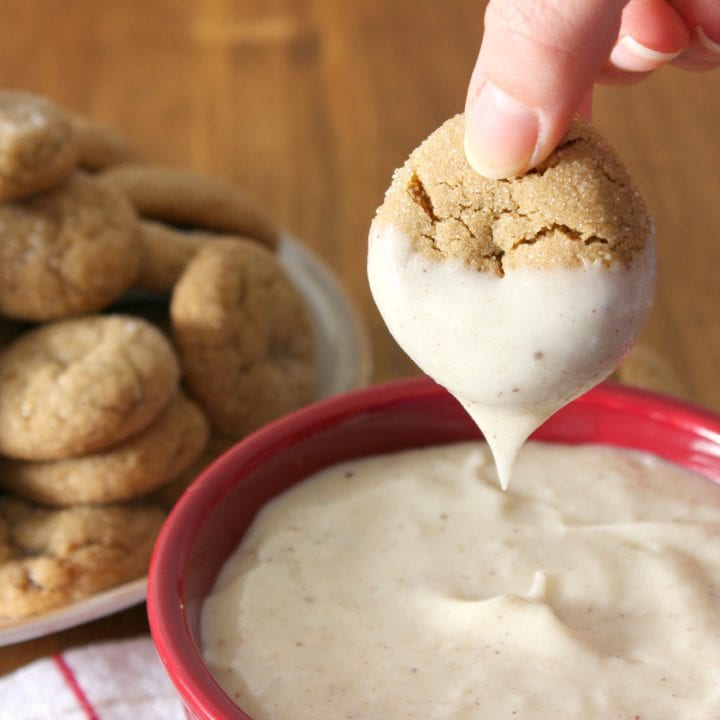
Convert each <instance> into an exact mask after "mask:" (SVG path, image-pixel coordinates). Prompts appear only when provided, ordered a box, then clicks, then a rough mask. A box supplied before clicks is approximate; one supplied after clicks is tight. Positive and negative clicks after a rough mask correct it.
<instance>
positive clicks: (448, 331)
mask: <svg viewBox="0 0 720 720" xmlns="http://www.w3.org/2000/svg"><path fill="white" fill-rule="evenodd" d="M652 248H653V244H652V243H651V242H649V241H648V242H647V243H646V249H645V250H644V251H643V252H642V253H640V254H638V255H636V256H635V258H634V259H633V261H632V262H631V263H630V264H629V265H627V266H626V265H623V264H622V263H619V262H616V263H613V264H611V265H609V266H607V265H604V264H602V263H600V262H597V263H593V264H588V265H585V266H583V267H579V268H553V269H537V268H515V269H508V270H506V272H505V275H504V276H503V277H499V276H497V275H494V274H492V273H487V272H478V271H476V270H473V269H470V268H468V267H467V266H466V265H464V264H463V263H462V261H460V260H454V259H443V260H435V259H432V258H429V257H427V256H425V255H423V254H421V253H418V252H416V251H415V250H414V249H413V246H412V242H411V240H410V238H409V237H408V236H407V235H406V234H405V233H404V232H403V231H402V230H400V229H399V228H397V227H396V226H393V225H389V224H382V223H378V222H377V221H375V222H374V223H373V225H372V228H371V230H370V242H369V250H368V276H369V280H370V288H371V291H372V294H373V298H374V300H375V304H376V305H377V307H378V309H379V310H380V313H381V315H382V316H383V319H384V320H385V323H386V325H387V327H388V329H389V330H390V332H391V333H392V335H393V337H394V338H395V340H397V342H398V343H399V344H400V346H401V347H402V348H403V350H405V352H406V353H407V354H408V355H409V356H410V358H412V360H413V361H414V362H415V363H416V364H417V365H418V366H419V367H420V368H421V369H422V370H423V371H424V372H426V373H427V374H428V375H430V376H431V377H432V378H433V379H434V380H436V381H437V382H438V383H440V384H441V385H443V386H444V387H446V388H447V389H448V390H449V391H450V392H451V393H452V394H453V395H454V396H455V397H456V398H457V399H458V400H459V401H460V402H461V403H462V404H463V406H464V407H465V408H466V410H467V411H468V413H470V415H471V416H472V417H473V419H474V420H475V422H476V423H477V424H478V426H479V427H480V429H481V430H482V431H483V433H484V435H485V437H486V438H487V440H488V443H489V444H490V446H491V448H492V451H493V455H494V457H495V462H496V466H497V470H498V476H499V479H500V482H501V485H502V486H503V487H507V483H508V481H509V477H510V471H511V468H512V463H513V460H514V457H515V455H516V453H517V451H518V449H519V448H520V447H521V445H522V444H523V442H524V441H525V440H526V439H527V437H528V436H529V435H530V434H531V433H532V432H533V431H534V430H535V429H537V428H538V427H539V426H540V425H541V424H542V423H543V422H544V421H545V420H546V419H547V418H548V417H550V415H552V414H553V413H554V412H556V411H557V410H559V409H560V408H561V407H562V406H563V405H565V404H567V403H568V402H569V401H570V400H572V399H574V398H575V397H577V396H579V395H581V394H582V393H583V392H585V391H586V390H589V389H590V388H591V387H593V386H594V385H596V384H597V383H598V382H600V381H601V380H603V379H604V378H605V377H607V376H608V375H609V374H610V373H611V372H612V371H613V370H614V369H615V367H616V366H617V365H618V364H619V362H620V361H621V360H622V358H623V356H624V355H625V353H626V352H627V351H628V350H629V349H630V347H631V346H632V344H633V343H634V341H635V339H636V338H637V336H638V334H639V332H640V330H641V328H642V326H643V324H644V321H645V318H646V316H647V314H648V311H649V309H650V306H651V303H652V296H653V290H654V275H655V273H654V254H653V250H652Z"/></svg>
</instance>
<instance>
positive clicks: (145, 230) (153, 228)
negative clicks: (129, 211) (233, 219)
mask: <svg viewBox="0 0 720 720" xmlns="http://www.w3.org/2000/svg"><path fill="white" fill-rule="evenodd" d="M229 239H233V240H234V239H238V238H235V237H233V236H230V235H221V234H218V233H206V232H197V231H188V232H184V231H181V230H178V229H176V228H173V227H170V226H169V225H165V224H163V223H158V222H153V221H151V220H141V221H140V244H141V247H142V257H143V259H142V263H141V267H140V275H139V276H138V279H137V283H136V284H137V286H138V287H141V288H144V289H146V290H154V291H156V292H161V293H169V292H170V291H171V290H172V289H173V286H174V285H175V283H176V282H177V279H178V278H179V277H180V275H181V274H182V272H183V270H185V268H186V267H187V265H188V263H189V262H190V260H192V259H193V257H194V256H195V255H196V254H197V252H198V250H200V248H201V247H203V245H205V244H207V243H208V242H212V241H213V240H229Z"/></svg>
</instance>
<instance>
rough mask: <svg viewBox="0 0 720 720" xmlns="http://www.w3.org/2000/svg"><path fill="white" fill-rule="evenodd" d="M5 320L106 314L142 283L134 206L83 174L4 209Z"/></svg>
mask: <svg viewBox="0 0 720 720" xmlns="http://www.w3.org/2000/svg"><path fill="white" fill-rule="evenodd" d="M0 227H2V243H0V312H1V313H3V314H5V315H8V316H11V317H15V318H19V319H24V320H36V321H37V320H52V319H57V318H62V317H69V316H71V315H79V314H83V313H89V312H94V311H96V310H99V309H101V308H103V307H105V306H106V305H108V304H109V303H111V302H112V301H113V300H115V299H116V298H117V297H118V296H119V295H120V294H121V293H123V292H124V291H125V290H126V289H127V288H128V287H130V285H131V284H132V283H133V282H134V280H135V278H136V277H137V273H138V270H139V267H140V244H139V239H138V235H137V218H136V216H135V213H134V211H133V209H132V207H131V206H130V204H129V202H128V201H127V198H125V197H124V196H123V195H122V194H120V193H117V192H115V191H114V190H112V188H108V187H107V186H106V185H104V184H102V183H100V182H99V181H97V180H95V179H93V178H91V177H88V176H86V175H84V174H82V173H75V174H74V175H73V176H72V177H70V178H69V179H68V180H67V181H66V182H64V183H63V184H62V185H60V186H58V187H56V188H54V189H52V190H48V191H47V192H44V193H40V194H37V195H33V196H32V197H31V198H28V199H26V200H18V201H15V202H11V203H5V204H0Z"/></svg>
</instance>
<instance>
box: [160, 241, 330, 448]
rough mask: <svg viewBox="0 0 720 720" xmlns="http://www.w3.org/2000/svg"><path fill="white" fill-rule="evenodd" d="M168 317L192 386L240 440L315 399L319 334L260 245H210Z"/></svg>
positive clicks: (217, 421)
mask: <svg viewBox="0 0 720 720" xmlns="http://www.w3.org/2000/svg"><path fill="white" fill-rule="evenodd" d="M170 316H171V320H172V325H173V332H174V336H175V341H176V344H177V347H178V350H179V352H180V359H181V365H182V368H183V372H184V376H185V380H186V383H187V385H188V388H189V389H190V391H191V392H192V394H193V395H194V396H195V397H196V398H197V399H198V400H199V401H200V403H201V405H203V407H204V408H205V410H206V411H207V412H208V414H209V415H210V418H211V420H212V422H213V424H214V426H215V427H216V429H217V430H219V431H220V433H222V434H224V435H227V436H229V437H231V438H238V437H241V436H242V435H244V434H246V433H248V432H250V431H251V430H254V429H255V428H257V427H259V426H260V425H263V424H264V423H266V422H268V421H269V420H272V419H273V418H276V417H278V416H279V415H282V414H283V413H286V412H288V411H290V410H293V409H295V408H297V407H298V406H300V405H302V404H304V403H306V402H308V401H310V400H311V399H312V398H313V395H314V392H315V387H316V369H315V362H314V344H313V334H312V329H311V326H310V320H309V317H308V312H307V310H306V308H305V304H304V302H303V298H302V296H301V295H300V294H299V292H298V291H297V290H296V289H295V287H294V286H293V285H292V283H291V282H290V280H289V279H288V277H287V276H286V274H285V272H284V270H283V268H282V266H281V265H280V264H279V262H278V260H277V258H276V257H275V256H274V255H273V254H272V253H271V252H270V251H269V250H267V249H265V248H263V247H261V246H260V245H258V244H257V243H252V242H248V241H242V240H219V241H217V242H212V243H210V244H208V245H206V246H205V247H204V248H202V249H201V250H200V252H199V253H198V254H197V255H196V256H195V258H194V259H193V260H192V261H191V263H190V264H189V265H188V267H187V269H186V270H185V272H184V273H183V275H182V276H181V277H180V279H179V280H178V282H177V284H176V285H175V290H174V291H173V296H172V301H171V304H170Z"/></svg>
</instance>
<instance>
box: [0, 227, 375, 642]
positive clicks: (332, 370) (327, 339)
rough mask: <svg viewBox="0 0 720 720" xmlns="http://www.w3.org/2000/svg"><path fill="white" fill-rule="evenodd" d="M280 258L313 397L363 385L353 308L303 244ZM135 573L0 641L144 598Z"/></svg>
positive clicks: (362, 334)
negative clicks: (312, 356)
mask: <svg viewBox="0 0 720 720" xmlns="http://www.w3.org/2000/svg"><path fill="white" fill-rule="evenodd" d="M278 256H279V258H280V261H281V262H282V264H283V265H284V267H285V268H286V270H287V271H288V274H289V276H290V278H291V280H292V281H293V282H294V284H295V285H296V286H297V288H298V289H299V290H300V292H301V293H302V294H303V296H304V297H305V300H306V301H307V303H308V307H309V309H310V313H311V316H312V322H313V329H314V333H315V343H316V348H317V358H318V398H322V397H327V396H329V395H336V394H338V393H341V392H346V391H348V390H353V389H354V388H357V387H362V386H363V385H366V384H367V383H368V382H369V380H370V372H371V360H370V343H369V340H368V337H367V334H366V331H365V328H364V326H363V325H362V323H361V322H360V321H359V319H358V317H357V315H356V313H355V310H354V308H353V307H352V305H351V304H350V302H349V301H348V299H347V297H346V296H345V294H344V293H343V291H342V290H341V289H340V285H339V284H338V282H337V280H336V279H335V277H334V276H333V274H332V273H331V272H330V271H329V270H328V269H327V268H326V267H325V265H324V264H323V263H322V262H320V260H318V258H317V257H316V256H315V255H313V254H312V253H311V252H310V251H309V250H307V248H304V247H303V246H302V245H301V244H300V243H298V242H297V241H295V240H294V239H293V238H291V237H288V236H286V237H283V239H282V240H281V242H280V247H279V248H278ZM145 590H146V579H145V578H139V579H137V580H133V581H132V582H129V583H125V584H124V585H119V586H118V587H114V588H111V589H110V590H106V591H105V592H101V593H98V594H97V595H93V596H92V597H89V598H86V599H84V600H78V601H77V602H75V603H72V604H71V605H65V606H63V607H60V608H57V609H56V610H52V611H50V612H47V613H44V614H42V615H36V616H35V617H32V618H29V619H26V620H20V621H16V622H13V623H0V646H3V645H10V644H12V643H17V642H22V641H24V640H31V639H32V638H36V637H41V636H42V635H49V634H51V633H55V632H59V631H60V630H65V629H67V628H70V627H74V626H76V625H82V624H83V623H86V622H89V621H90V620H97V619H98V618H101V617H106V616H107V615H112V614H113V613H116V612H119V611H120V610H125V609H126V608H129V607H132V606H133V605H137V604H138V603H141V602H143V601H144V600H145Z"/></svg>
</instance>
